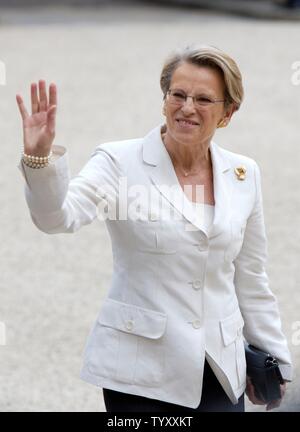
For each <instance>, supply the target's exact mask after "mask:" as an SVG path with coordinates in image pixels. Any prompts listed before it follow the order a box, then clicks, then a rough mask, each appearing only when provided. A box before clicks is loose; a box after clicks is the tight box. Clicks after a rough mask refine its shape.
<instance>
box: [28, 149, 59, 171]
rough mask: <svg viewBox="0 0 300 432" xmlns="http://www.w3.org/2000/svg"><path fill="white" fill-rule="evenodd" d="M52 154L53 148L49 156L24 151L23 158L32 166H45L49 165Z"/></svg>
mask: <svg viewBox="0 0 300 432" xmlns="http://www.w3.org/2000/svg"><path fill="white" fill-rule="evenodd" d="M51 156H52V150H51V151H50V153H49V155H48V156H33V155H28V154H26V153H24V152H23V154H22V160H23V162H24V163H25V165H27V166H29V167H30V168H44V167H46V166H48V165H49V163H50V158H51Z"/></svg>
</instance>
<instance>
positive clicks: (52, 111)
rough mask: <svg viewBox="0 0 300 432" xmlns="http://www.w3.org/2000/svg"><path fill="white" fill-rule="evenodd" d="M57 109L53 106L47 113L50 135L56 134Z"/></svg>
mask: <svg viewBox="0 0 300 432" xmlns="http://www.w3.org/2000/svg"><path fill="white" fill-rule="evenodd" d="M56 109H57V106H56V105H51V107H50V108H49V109H48V111H47V130H48V132H49V133H50V134H54V133H55V118H56Z"/></svg>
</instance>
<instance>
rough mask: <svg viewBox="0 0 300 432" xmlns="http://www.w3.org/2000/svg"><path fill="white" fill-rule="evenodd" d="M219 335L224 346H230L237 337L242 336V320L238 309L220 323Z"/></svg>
mask: <svg viewBox="0 0 300 432" xmlns="http://www.w3.org/2000/svg"><path fill="white" fill-rule="evenodd" d="M220 327H221V333H222V338H223V342H224V345H225V346H227V345H230V344H231V343H232V342H234V341H235V340H236V339H237V337H239V336H242V334H243V327H244V320H243V317H242V314H241V312H240V310H239V309H237V310H236V311H235V312H234V313H233V314H232V315H230V316H228V317H227V318H225V319H223V320H222V321H220Z"/></svg>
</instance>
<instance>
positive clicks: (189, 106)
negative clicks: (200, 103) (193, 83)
mask: <svg viewBox="0 0 300 432" xmlns="http://www.w3.org/2000/svg"><path fill="white" fill-rule="evenodd" d="M181 110H182V111H183V112H184V113H186V114H189V113H193V112H195V105H194V100H193V98H192V96H187V98H186V100H185V102H184V104H183V105H182V107H181Z"/></svg>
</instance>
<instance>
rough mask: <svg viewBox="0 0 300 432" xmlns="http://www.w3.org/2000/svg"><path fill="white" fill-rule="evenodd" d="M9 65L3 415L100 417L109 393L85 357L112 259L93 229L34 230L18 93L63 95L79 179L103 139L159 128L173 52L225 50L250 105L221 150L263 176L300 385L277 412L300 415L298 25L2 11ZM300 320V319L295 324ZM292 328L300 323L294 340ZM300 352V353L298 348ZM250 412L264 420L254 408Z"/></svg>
mask: <svg viewBox="0 0 300 432" xmlns="http://www.w3.org/2000/svg"><path fill="white" fill-rule="evenodd" d="M0 16H1V18H0V60H2V61H3V62H5V64H6V70H7V85H6V86H0V118H1V153H0V158H1V176H0V185H1V216H0V217H1V220H0V226H1V261H0V265H1V267H0V275H1V276H0V284H1V287H0V289H1V291H0V321H2V322H5V324H6V328H7V345H6V346H0V365H1V367H0V411H67V410H69V411H103V410H104V407H103V401H102V397H101V391H100V390H99V389H96V388H94V387H93V386H90V385H89V384H86V383H84V382H82V381H81V380H80V379H79V378H78V375H79V370H80V366H81V354H82V350H83V347H84V344H85V340H86V337H87V334H88V331H89V329H90V327H91V325H92V323H93V321H94V319H95V317H96V314H97V311H98V309H99V307H100V304H101V300H102V298H103V296H104V293H105V291H106V287H107V285H108V283H109V279H110V274H111V251H110V246H109V242H108V235H107V233H106V231H105V228H104V226H103V225H101V224H100V222H98V221H95V222H94V223H93V224H92V225H90V226H88V227H85V228H83V229H82V230H80V231H79V232H77V233H75V234H73V235H67V234H61V235H56V236H49V235H46V234H43V233H41V232H39V231H38V230H37V229H36V228H35V227H34V225H33V224H32V223H31V220H30V217H29V214H28V210H27V208H26V205H25V200H24V196H23V179H22V177H21V174H20V172H19V171H18V169H17V167H16V166H17V163H18V159H19V155H20V147H21V123H20V119H19V115H18V112H17V108H16V104H15V93H17V92H21V93H22V94H23V95H25V96H26V100H27V101H28V100H29V98H28V96H29V94H28V93H29V92H28V89H29V84H30V82H31V81H33V80H38V79H39V78H45V79H46V80H47V81H50V80H51V81H55V82H56V83H57V84H58V88H59V112H58V125H57V138H56V143H57V144H63V145H65V146H66V147H67V148H68V152H69V159H70V166H71V171H72V173H73V174H76V173H77V172H78V170H79V169H80V168H81V167H82V165H83V163H84V162H85V161H87V159H88V158H89V155H90V153H91V152H92V150H93V149H94V148H95V146H96V145H98V144H99V143H101V142H104V141H107V140H113V139H116V138H126V137H134V136H141V135H143V134H145V133H146V132H147V131H148V130H149V129H150V128H152V127H153V126H155V125H156V124H157V123H159V122H160V121H161V120H162V116H161V94H160V89H159V84H158V80H159V73H160V68H161V65H162V62H163V60H164V58H165V56H166V55H167V54H168V53H169V51H170V50H172V49H173V48H174V47H176V46H178V45H185V44H187V43H191V42H195V41H196V42H203V43H210V44H213V45H217V46H219V47H220V48H222V49H224V50H226V51H228V52H229V53H231V54H232V55H233V57H234V58H236V59H237V60H238V63H239V64H240V67H241V69H242V71H243V75H244V81H245V89H246V100H245V103H244V106H243V108H242V109H241V111H240V112H239V113H238V114H236V116H235V118H234V119H233V122H232V125H231V126H230V127H229V128H228V129H225V130H221V131H219V132H218V136H217V137H216V140H217V141H218V142H219V144H220V145H222V146H224V147H226V148H228V149H231V150H235V151H237V152H241V153H244V154H247V155H249V156H251V157H254V158H255V159H256V160H257V161H258V163H259V164H260V166H261V169H262V175H263V189H264V197H265V218H266V224H267V230H268V236H269V255H270V259H269V269H268V270H269V275H270V280H271V286H272V288H273V290H274V292H275V293H276V295H277V296H278V300H279V304H280V308H281V311H282V320H283V327H284V331H285V333H286V335H287V338H288V341H289V344H290V348H291V350H292V354H293V358H294V362H295V379H294V382H293V383H292V384H290V385H289V389H288V393H287V396H286V398H285V401H284V403H283V404H282V407H281V409H282V410H284V411H292V410H297V411H299V410H300V391H299V389H300V378H299V367H300V346H299V345H297V343H299V344H300V338H299V337H298V339H297V337H296V334H294V339H293V326H296V325H297V321H298V322H299V321H300V312H299V310H300V296H299V283H300V279H299V252H300V246H299V245H300V232H299V212H300V201H299V189H298V184H299V175H298V170H299V152H300V150H299V138H300V137H299V126H298V125H299V112H300V86H297V85H293V84H292V82H291V76H292V72H293V71H292V68H291V65H292V63H293V62H295V61H297V60H300V53H299V43H298V42H299V37H298V36H299V29H298V24H297V23H280V22H270V21H268V22H264V21H258V22H257V21H254V20H248V19H245V18H237V17H230V16H227V15H226V16H222V15H216V14H213V13H211V14H210V13H208V12H205V13H204V12H203V11H197V10H195V9H193V10H186V11H184V10H182V9H174V10H172V9H169V8H159V7H157V6H156V7H150V6H149V7H144V8H142V7H138V6H133V7H127V8H126V10H125V9H121V8H120V7H119V8H117V9H116V8H115V9H114V8H111V7H109V6H107V5H106V6H103V7H102V8H100V9H98V10H96V9H86V10H80V9H61V10H59V9H56V10H52V9H49V10H47V11H42V10H40V9H34V10H30V9H29V10H27V11H25V10H24V11H23V10H20V9H19V10H18V11H16V10H4V11H1V15H0ZM299 324H300V323H299ZM295 329H296V327H294V330H295ZM293 342H294V344H293ZM247 409H248V410H258V411H259V410H262V409H261V408H257V407H254V406H250V405H248V406H247Z"/></svg>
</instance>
